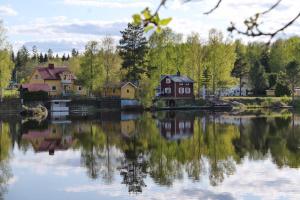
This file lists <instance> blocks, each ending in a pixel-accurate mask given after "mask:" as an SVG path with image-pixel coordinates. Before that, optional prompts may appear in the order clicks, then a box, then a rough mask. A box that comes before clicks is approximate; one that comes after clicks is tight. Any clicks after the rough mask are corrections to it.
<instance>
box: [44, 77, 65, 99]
mask: <svg viewBox="0 0 300 200" xmlns="http://www.w3.org/2000/svg"><path fill="white" fill-rule="evenodd" d="M45 83H46V84H48V85H49V87H50V92H49V94H50V95H52V96H56V95H61V94H62V89H63V88H62V84H61V81H60V80H45ZM53 86H56V90H55V91H54V90H52V87H53Z"/></svg>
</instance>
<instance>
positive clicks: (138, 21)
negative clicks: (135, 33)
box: [132, 14, 142, 25]
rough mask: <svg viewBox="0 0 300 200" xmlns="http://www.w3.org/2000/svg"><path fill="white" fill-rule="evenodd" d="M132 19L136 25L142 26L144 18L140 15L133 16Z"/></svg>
mask: <svg viewBox="0 0 300 200" xmlns="http://www.w3.org/2000/svg"><path fill="white" fill-rule="evenodd" d="M132 18H133V22H134V23H135V24H137V25H140V24H141V23H142V18H141V16H140V15H139V14H135V15H133V16H132Z"/></svg>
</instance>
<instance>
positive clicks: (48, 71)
mask: <svg viewBox="0 0 300 200" xmlns="http://www.w3.org/2000/svg"><path fill="white" fill-rule="evenodd" d="M37 70H38V72H39V73H40V75H41V76H42V78H43V79H44V80H60V79H61V78H60V76H59V75H60V74H61V73H63V72H69V73H71V71H70V70H69V69H68V68H67V67H52V68H51V67H38V68H37ZM72 79H75V77H74V76H73V77H72Z"/></svg>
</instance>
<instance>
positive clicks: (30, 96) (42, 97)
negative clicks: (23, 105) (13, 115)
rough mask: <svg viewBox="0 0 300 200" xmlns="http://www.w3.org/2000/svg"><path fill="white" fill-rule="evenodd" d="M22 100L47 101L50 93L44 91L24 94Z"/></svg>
mask: <svg viewBox="0 0 300 200" xmlns="http://www.w3.org/2000/svg"><path fill="white" fill-rule="evenodd" d="M21 98H23V100H24V101H46V100H48V93H47V92H44V91H38V92H22V95H21Z"/></svg>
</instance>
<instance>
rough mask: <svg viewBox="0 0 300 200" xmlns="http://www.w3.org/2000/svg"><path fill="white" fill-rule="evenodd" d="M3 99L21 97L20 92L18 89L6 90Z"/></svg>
mask: <svg viewBox="0 0 300 200" xmlns="http://www.w3.org/2000/svg"><path fill="white" fill-rule="evenodd" d="M3 97H4V98H7V97H19V91H18V90H17V89H13V90H4V93H3Z"/></svg>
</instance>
